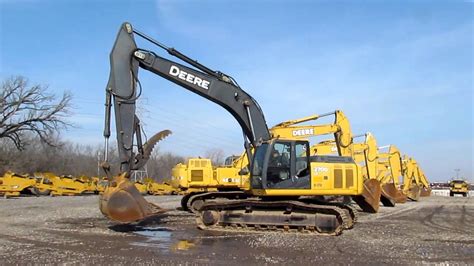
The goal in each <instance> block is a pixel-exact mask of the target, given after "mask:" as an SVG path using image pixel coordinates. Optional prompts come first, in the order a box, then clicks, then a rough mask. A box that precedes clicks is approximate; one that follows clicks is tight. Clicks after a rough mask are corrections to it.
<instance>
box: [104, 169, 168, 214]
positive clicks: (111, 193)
mask: <svg viewBox="0 0 474 266" xmlns="http://www.w3.org/2000/svg"><path fill="white" fill-rule="evenodd" d="M126 175H127V174H126V173H123V174H121V175H119V176H116V177H114V179H113V180H112V182H110V185H109V186H108V187H107V188H106V189H105V191H104V193H103V194H102V195H101V197H100V211H101V212H102V214H104V216H106V217H107V218H109V219H110V220H113V221H116V222H120V223H132V222H139V221H141V220H144V219H146V218H151V217H154V216H157V215H160V214H162V213H164V212H166V210H165V209H162V208H160V207H159V206H157V205H155V204H153V203H150V202H148V201H146V200H145V198H144V197H143V196H142V195H141V194H140V192H139V191H138V189H137V188H136V187H135V186H134V184H133V183H132V182H130V181H129V179H128V178H127V177H126Z"/></svg>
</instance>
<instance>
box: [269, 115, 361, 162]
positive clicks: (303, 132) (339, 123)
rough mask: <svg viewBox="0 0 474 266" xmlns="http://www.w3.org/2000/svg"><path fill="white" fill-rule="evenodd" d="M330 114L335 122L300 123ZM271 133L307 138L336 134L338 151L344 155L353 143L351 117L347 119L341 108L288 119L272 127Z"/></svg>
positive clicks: (274, 136) (279, 135)
mask: <svg viewBox="0 0 474 266" xmlns="http://www.w3.org/2000/svg"><path fill="white" fill-rule="evenodd" d="M330 115H334V122H333V123H332V124H322V125H299V124H301V123H304V122H309V121H315V120H318V119H320V118H322V117H327V116H330ZM270 133H271V136H272V138H292V139H307V138H310V137H314V136H321V135H327V134H334V139H335V141H336V143H337V145H336V146H337V149H338V152H339V154H341V155H343V156H347V155H345V154H348V153H350V151H349V147H350V146H351V144H352V131H351V126H350V123H349V119H347V117H346V116H345V115H344V113H343V112H342V111H341V110H336V111H334V112H330V113H326V114H322V115H312V116H307V117H303V118H300V119H295V120H288V121H285V122H282V123H279V124H277V125H275V126H273V127H272V128H271V129H270Z"/></svg>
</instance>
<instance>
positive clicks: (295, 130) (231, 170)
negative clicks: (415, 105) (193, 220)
mask: <svg viewBox="0 0 474 266" xmlns="http://www.w3.org/2000/svg"><path fill="white" fill-rule="evenodd" d="M331 115H334V122H333V123H330V124H321V125H300V124H301V123H305V122H309V121H315V120H318V119H320V118H323V117H327V116H331ZM270 134H271V136H272V138H284V139H301V140H308V139H309V138H312V137H316V136H321V135H327V134H334V137H335V138H336V139H338V141H337V143H339V145H337V146H336V145H335V146H334V147H335V150H336V151H337V150H338V149H339V150H347V149H348V147H350V145H351V142H352V137H351V136H352V133H351V130H350V123H349V120H348V119H347V117H346V116H345V115H344V113H343V112H342V111H340V110H336V111H334V112H330V113H326V114H322V115H312V116H308V117H304V118H300V119H295V120H289V121H285V122H282V123H279V124H277V125H275V126H273V127H272V128H271V129H270ZM313 147H314V146H312V147H311V150H312V149H314V148H313ZM341 153H343V154H350V152H349V151H341ZM311 155H317V154H316V153H315V154H311ZM325 155H327V154H325ZM228 161H231V162H232V163H231V164H230V166H229V167H217V168H212V166H211V162H210V160H209V159H190V160H189V161H188V166H187V167H186V166H184V165H182V164H178V165H177V167H175V169H173V175H172V176H173V177H174V179H175V180H179V181H180V183H179V184H180V185H181V187H182V188H183V187H184V186H185V185H187V186H188V188H194V189H201V190H206V191H207V192H209V191H216V190H222V191H223V190H226V191H229V190H249V189H250V183H249V178H248V177H249V175H248V168H247V166H248V160H247V155H246V153H245V152H244V153H242V155H240V156H235V157H234V158H231V159H230V160H228ZM196 162H197V163H198V164H196ZM203 162H205V164H203ZM327 166H328V165H326V164H325V165H321V166H319V167H321V169H323V168H324V167H327ZM199 167H202V169H201V170H200V169H199ZM178 171H179V172H178ZM336 172H337V171H336ZM335 178H336V180H332V179H327V180H324V181H322V182H321V183H320V196H334V195H339V194H337V193H343V195H345V196H353V197H354V198H355V201H356V202H357V203H358V204H359V206H360V207H361V208H362V209H363V210H364V211H367V212H377V210H378V206H379V202H380V201H379V198H380V197H379V196H378V195H379V193H380V192H378V191H379V189H378V187H376V186H375V187H369V188H368V187H367V186H368V185H373V183H375V182H373V181H369V182H367V183H366V184H364V189H363V192H362V195H361V194H360V192H359V191H357V190H353V191H350V190H345V191H342V192H341V190H339V191H336V190H335V188H342V182H343V181H342V180H338V178H342V175H341V176H338V175H337V174H336V175H335ZM353 178H354V179H356V178H363V177H362V176H360V175H354V177H353ZM353 182H354V181H353ZM337 183H340V184H337ZM355 183H359V182H358V181H355ZM372 191H373V192H372ZM202 193H204V192H203V191H194V192H192V193H189V194H188V195H185V196H184V197H183V198H182V201H181V206H182V208H183V209H184V210H192V209H193V207H192V205H193V203H194V202H195V200H196V199H198V198H200V199H201V200H202V196H201V195H199V196H198V194H202Z"/></svg>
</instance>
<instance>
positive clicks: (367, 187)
mask: <svg viewBox="0 0 474 266" xmlns="http://www.w3.org/2000/svg"><path fill="white" fill-rule="evenodd" d="M381 194H382V188H381V186H380V182H379V181H378V180H376V179H368V180H366V181H365V182H364V190H363V191H362V195H359V196H354V197H353V199H354V201H355V202H356V203H357V205H359V207H360V208H361V209H362V210H363V211H364V212H370V213H376V212H378V211H379V206H380V196H381Z"/></svg>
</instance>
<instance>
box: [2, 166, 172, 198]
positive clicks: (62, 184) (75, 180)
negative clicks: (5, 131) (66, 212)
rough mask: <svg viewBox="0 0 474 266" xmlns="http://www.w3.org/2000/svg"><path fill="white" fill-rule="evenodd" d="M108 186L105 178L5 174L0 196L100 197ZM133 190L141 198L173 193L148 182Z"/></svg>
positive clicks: (164, 185) (142, 181) (137, 183)
mask: <svg viewBox="0 0 474 266" xmlns="http://www.w3.org/2000/svg"><path fill="white" fill-rule="evenodd" d="M107 185H108V180H107V179H106V178H99V177H87V176H79V177H73V176H70V175H62V176H58V175H55V174H53V173H49V172H45V173H34V174H33V175H20V174H16V173H13V172H6V173H5V174H4V175H3V176H1V177H0V195H1V196H3V197H4V198H8V197H18V196H20V195H22V194H32V195H36V196H46V195H49V196H74V195H83V194H100V193H102V192H104V190H105V187H106V186H107ZM134 185H135V187H136V188H137V189H138V190H139V192H140V193H142V194H150V195H169V194H176V190H175V189H173V188H172V187H171V185H169V184H167V183H157V182H155V181H153V179H151V178H144V179H143V178H142V179H136V180H134Z"/></svg>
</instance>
